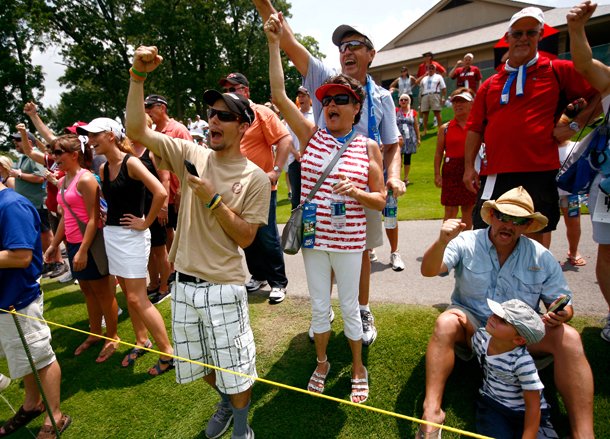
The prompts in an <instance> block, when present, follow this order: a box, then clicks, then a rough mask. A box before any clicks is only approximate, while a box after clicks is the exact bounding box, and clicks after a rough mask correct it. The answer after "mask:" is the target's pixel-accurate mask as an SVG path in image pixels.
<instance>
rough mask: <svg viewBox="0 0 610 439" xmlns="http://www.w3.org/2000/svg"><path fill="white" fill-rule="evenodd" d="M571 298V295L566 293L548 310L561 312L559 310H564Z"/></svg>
mask: <svg viewBox="0 0 610 439" xmlns="http://www.w3.org/2000/svg"><path fill="white" fill-rule="evenodd" d="M570 299H571V297H570V296H568V295H567V294H566V295H565V296H563V297H562V298H561V299H559V301H558V302H557V303H556V304H555V305H552V306H551V307H550V308H549V310H548V311H549V312H559V311H562V310H563V309H564V308H565V307H566V305H567V304H568V302H569V301H570Z"/></svg>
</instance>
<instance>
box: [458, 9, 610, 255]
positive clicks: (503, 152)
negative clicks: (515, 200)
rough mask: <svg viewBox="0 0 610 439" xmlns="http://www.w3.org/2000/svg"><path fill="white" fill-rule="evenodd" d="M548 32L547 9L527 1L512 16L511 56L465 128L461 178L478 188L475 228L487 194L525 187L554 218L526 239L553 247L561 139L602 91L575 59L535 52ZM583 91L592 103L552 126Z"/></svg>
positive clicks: (580, 123)
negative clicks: (478, 159)
mask: <svg viewBox="0 0 610 439" xmlns="http://www.w3.org/2000/svg"><path fill="white" fill-rule="evenodd" d="M543 32H544V14H543V13H542V11H541V10H540V9H539V8H536V7H527V8H525V9H522V10H520V11H519V12H517V13H516V14H514V15H513V16H512V18H511V20H510V22H509V24H508V31H507V32H506V35H505V38H506V41H507V42H508V45H509V47H508V59H507V61H506V63H505V64H504V65H503V66H502V68H501V70H500V72H499V73H497V74H495V75H493V76H491V77H490V78H489V79H487V80H486V81H485V82H484V83H483V85H481V87H480V88H479V90H478V92H477V96H476V98H475V102H474V105H473V107H472V111H471V113H470V118H469V120H468V124H467V126H466V128H467V130H468V134H467V136H466V146H465V171H464V184H465V185H466V187H467V188H468V189H469V190H470V191H472V192H478V199H479V201H478V203H477V206H476V207H475V210H474V218H473V219H474V221H473V223H474V227H475V228H482V227H485V224H484V222H483V221H482V219H481V217H480V216H479V215H478V213H479V211H480V208H481V206H482V204H483V202H484V201H485V200H489V199H493V198H497V197H498V196H500V195H501V194H503V193H504V192H506V191H507V190H509V189H511V188H513V187H516V186H519V185H522V186H523V187H524V188H525V189H527V191H528V192H529V194H530V195H531V197H532V199H533V200H534V206H535V207H536V210H538V211H540V212H542V213H543V214H544V215H545V216H546V217H547V218H548V220H549V223H548V225H547V227H545V228H544V229H542V230H540V231H539V232H537V233H535V234H530V235H529V237H530V238H532V239H536V240H537V241H538V242H540V243H542V244H543V245H545V246H546V247H547V248H548V246H549V245H550V232H552V231H553V230H555V227H556V225H557V223H558V221H559V204H558V194H557V185H556V182H555V176H556V174H557V170H558V169H559V167H560V163H559V154H558V149H557V148H558V144H559V143H560V142H561V141H564V140H567V139H569V138H570V137H572V136H573V135H574V134H575V133H576V132H578V131H580V129H581V127H582V126H584V125H585V124H586V122H587V121H588V117H589V115H590V114H591V112H593V111H594V110H595V107H597V105H596V104H597V102H598V95H597V92H596V91H595V90H594V89H593V88H592V87H591V86H590V85H589V84H588V83H587V82H586V81H585V79H584V78H583V77H582V76H581V75H580V74H578V73H577V72H576V70H575V69H574V66H573V64H572V62H570V61H564V60H559V59H555V60H553V61H551V60H549V59H548V58H546V57H544V56H542V55H541V54H539V53H538V41H539V40H540V38H541V37H542V35H543ZM580 97H584V98H585V99H586V100H587V102H589V103H590V104H591V105H590V107H588V108H587V109H585V110H584V111H582V112H581V113H580V114H579V115H578V116H577V117H576V119H575V120H574V121H572V123H570V124H569V125H566V126H562V127H558V128H556V129H555V126H556V123H557V121H558V119H559V116H560V115H561V113H562V112H563V110H564V109H565V107H566V105H567V103H568V102H572V101H573V100H574V99H576V98H580ZM598 108H599V107H598ZM483 133H485V139H484V140H485V146H486V149H485V153H486V158H485V160H483V165H482V167H481V171H480V176H479V173H478V172H477V171H476V170H475V167H474V162H475V157H476V155H477V152H478V151H479V147H480V145H481V142H482V141H483Z"/></svg>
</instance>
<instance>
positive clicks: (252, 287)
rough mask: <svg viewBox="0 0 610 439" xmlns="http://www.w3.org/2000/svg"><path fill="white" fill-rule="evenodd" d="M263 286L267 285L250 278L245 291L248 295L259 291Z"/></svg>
mask: <svg viewBox="0 0 610 439" xmlns="http://www.w3.org/2000/svg"><path fill="white" fill-rule="evenodd" d="M265 285H267V281H266V280H256V279H254V278H253V277H251V278H250V280H249V281H248V283H246V291H247V292H248V293H252V292H254V291H256V290H259V289H260V288H261V287H264V286H265Z"/></svg>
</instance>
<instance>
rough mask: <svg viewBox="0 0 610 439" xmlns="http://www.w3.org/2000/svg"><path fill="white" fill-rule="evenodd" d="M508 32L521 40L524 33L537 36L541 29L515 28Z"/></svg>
mask: <svg viewBox="0 0 610 439" xmlns="http://www.w3.org/2000/svg"><path fill="white" fill-rule="evenodd" d="M508 34H509V35H510V36H511V37H513V38H514V39H515V40H519V39H521V37H522V36H523V34H525V35H527V37H528V38H534V37H537V36H538V34H540V31H539V30H535V29H530V30H513V31H510V32H509V33H508Z"/></svg>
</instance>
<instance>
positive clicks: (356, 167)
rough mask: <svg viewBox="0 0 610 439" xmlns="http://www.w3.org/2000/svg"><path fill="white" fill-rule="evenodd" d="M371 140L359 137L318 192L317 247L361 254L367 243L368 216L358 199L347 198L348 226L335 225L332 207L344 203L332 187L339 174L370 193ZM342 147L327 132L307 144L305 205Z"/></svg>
mask: <svg viewBox="0 0 610 439" xmlns="http://www.w3.org/2000/svg"><path fill="white" fill-rule="evenodd" d="M367 142H368V138H366V137H364V136H362V135H357V136H356V137H355V138H354V139H353V140H352V142H351V144H350V145H349V146H348V147H347V149H346V150H345V151H344V152H343V154H342V155H341V158H339V160H338V161H337V163H336V164H335V166H334V167H333V169H332V171H331V172H330V173H329V175H328V177H326V179H325V180H324V182H323V183H322V186H321V187H320V189H319V190H318V192H316V194H315V195H314V197H313V200H312V202H313V203H316V204H317V209H316V239H315V244H314V248H316V249H318V250H324V251H335V252H361V251H364V247H365V243H366V217H365V215H364V208H363V207H362V205H361V204H360V203H359V202H358V201H356V200H355V199H354V198H351V197H345V212H346V225H345V227H344V228H342V229H341V230H335V229H333V227H332V225H331V207H330V204H331V203H332V202H333V201H340V200H339V196H337V195H335V194H333V193H332V188H333V186H334V185H335V184H337V183H338V182H339V177H338V174H344V175H345V176H346V177H347V178H349V179H350V180H351V182H352V184H353V185H354V187H356V188H358V189H361V190H366V189H367V186H368V180H369V155H368V150H367ZM341 146H342V144H341V143H340V142H339V141H337V139H335V138H334V137H333V136H332V135H331V134H329V133H328V132H327V131H326V130H325V129H319V130H318V131H316V133H315V134H314V135H313V136H312V138H311V139H310V140H309V143H308V144H307V149H306V150H305V153H304V154H303V157H302V159H301V202H303V201H305V198H306V197H307V195H309V192H310V191H311V189H313V187H314V185H315V184H316V182H317V181H318V178H319V177H320V175H321V174H322V172H324V169H326V166H328V164H329V163H330V161H331V159H332V158H333V157H334V155H335V153H336V152H337V151H338V150H339V149H340V148H341Z"/></svg>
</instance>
